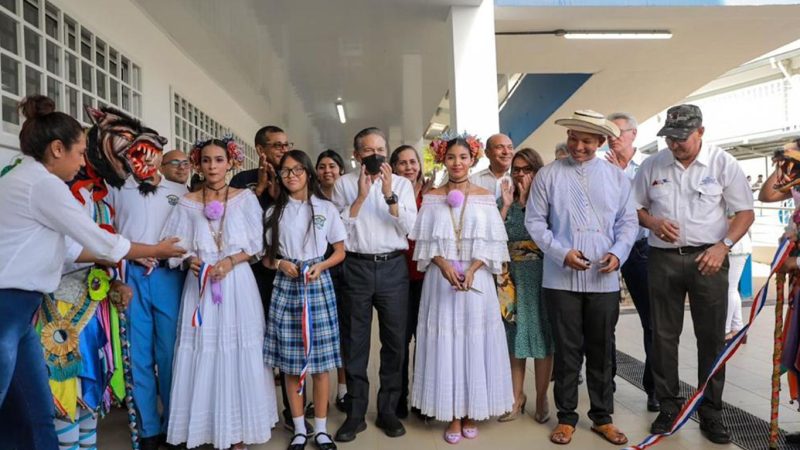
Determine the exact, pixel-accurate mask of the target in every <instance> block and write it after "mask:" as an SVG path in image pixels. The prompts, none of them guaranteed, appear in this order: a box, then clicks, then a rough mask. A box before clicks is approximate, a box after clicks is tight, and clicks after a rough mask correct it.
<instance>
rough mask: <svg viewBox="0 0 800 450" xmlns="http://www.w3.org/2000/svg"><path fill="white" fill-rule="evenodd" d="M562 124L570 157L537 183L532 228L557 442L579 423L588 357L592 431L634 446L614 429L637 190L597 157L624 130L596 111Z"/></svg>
mask: <svg viewBox="0 0 800 450" xmlns="http://www.w3.org/2000/svg"><path fill="white" fill-rule="evenodd" d="M556 124H558V125H563V126H565V127H567V128H568V131H567V149H568V152H569V157H568V158H565V159H561V160H556V161H554V162H552V163H551V164H548V165H546V166H545V167H544V168H542V169H541V170H540V171H539V173H538V174H537V175H536V178H535V179H534V181H533V186H532V187H531V194H530V196H529V197H528V205H527V208H526V211H525V227H526V228H527V230H528V233H530V235H531V237H532V238H533V240H534V242H536V244H537V245H538V246H539V248H540V249H541V250H542V252H543V253H544V255H545V259H544V268H543V270H544V274H543V278H542V287H543V288H544V289H543V298H544V301H545V304H546V305H547V311H548V314H549V316H550V323H551V325H552V329H553V338H554V341H555V346H556V351H555V357H554V373H555V386H554V388H553V396H554V398H555V403H556V408H558V426H557V427H556V428H555V429H554V430H553V431H552V433H551V434H550V440H551V441H553V442H554V443H556V444H567V443H569V442H570V441H571V439H572V434H573V433H574V431H575V426H576V424H577V423H578V413H577V412H575V410H576V409H577V407H578V373H579V372H580V368H581V363H582V361H583V357H584V354H585V356H586V385H587V387H588V390H589V399H590V402H591V409H590V410H589V418H590V419H591V420H592V422H593V424H592V429H593V430H594V431H595V432H597V433H598V434H600V435H601V436H603V437H604V438H605V439H606V440H608V441H609V442H611V443H612V444H616V445H622V444H625V443H626V442H627V441H628V438H627V437H626V436H625V435H624V434H623V433H622V432H621V431H620V430H619V429H618V428H617V427H616V426H615V425H614V424H613V423H612V419H611V414H612V412H613V411H614V392H613V386H612V372H611V371H612V358H613V336H614V327H615V326H616V323H617V319H618V317H619V267H620V265H621V264H623V263H624V262H625V259H626V258H627V257H628V253H630V250H631V246H632V245H633V242H634V240H635V239H636V233H637V231H638V226H637V225H638V224H637V221H636V211H635V210H634V208H633V204H632V203H631V201H630V191H631V183H630V181H629V180H628V179H627V178H626V177H625V174H624V173H623V172H622V171H621V170H619V169H618V168H617V167H614V166H612V165H611V164H609V163H608V162H606V161H604V160H602V159H601V158H597V157H596V156H595V153H596V151H597V149H598V148H599V147H600V146H602V145H603V143H604V142H605V139H606V136H615V137H619V128H618V127H617V126H616V125H615V124H614V123H613V122H610V121H608V120H606V119H605V117H604V116H603V115H602V114H599V113H597V112H594V111H576V112H575V113H574V115H573V116H572V118H569V119H560V120H557V121H556Z"/></svg>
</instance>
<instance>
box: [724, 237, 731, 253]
mask: <svg viewBox="0 0 800 450" xmlns="http://www.w3.org/2000/svg"><path fill="white" fill-rule="evenodd" d="M722 243H723V244H725V247H728V250H730V249H731V248H733V241H732V240H730V239H728V238H725V239H723V240H722Z"/></svg>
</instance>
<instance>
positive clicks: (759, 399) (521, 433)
mask: <svg viewBox="0 0 800 450" xmlns="http://www.w3.org/2000/svg"><path fill="white" fill-rule="evenodd" d="M744 315H745V317H748V315H749V310H747V309H746V310H745V311H744ZM774 321H775V316H774V308H773V307H767V308H765V309H764V310H763V312H762V314H761V316H759V318H758V319H757V321H756V324H755V326H754V327H753V329H752V331H751V333H750V338H749V342H748V344H747V345H745V346H742V348H741V349H740V351H739V352H738V353H737V354H736V355H735V356H734V358H733V359H732V360H731V361H730V362H729V364H728V372H727V383H726V386H725V395H724V399H725V401H727V402H729V403H731V404H734V405H736V406H738V407H740V408H742V409H745V410H747V411H748V412H750V413H752V414H755V415H757V416H758V417H760V418H762V419H764V420H769V406H770V401H769V398H770V377H771V373H772V372H771V371H772V333H773V327H774ZM682 337H683V339H682V342H681V347H680V352H681V354H680V367H679V370H680V373H681V378H682V379H683V380H684V381H686V382H688V383H690V384H692V385H694V384H696V382H697V372H696V370H697V369H696V368H697V364H696V353H695V351H694V345H695V339H694V334H693V331H692V324H691V317H690V315H689V312H688V311H687V313H686V317H685V324H684V333H683V336H682ZM373 342H377V339H375V340H374V341H373ZM617 348H618V350H620V351H622V352H625V353H628V354H630V355H632V356H634V357H636V358H639V359H643V358H644V352H643V350H642V346H641V328H640V326H639V318H638V316H636V315H635V314H625V315H622V316H621V317H620V320H619V325H618V326H617ZM378 351H379V348H378V346H377V345H373V347H372V352H371V353H372V354H371V360H370V361H371V364H370V379H372V380H377V357H378ZM529 366H530V367H529V372H528V374H527V378H526V382H525V392H526V393H527V395H528V397H529V399H531V400H530V401H529V404H531V403H534V401H533V395H534V394H533V372H532V371H533V364H532V363H530V364H529ZM334 378H335V377H334ZM376 392H377V385H373V386H372V398H371V407H372V409H371V412H370V414H369V415H368V417H367V421H368V428H367V430H366V431H365V432H363V433H361V434H359V435H358V438H357V439H356V440H355V441H353V442H351V443H345V444H340V445H339V448H340V449H343V450H347V449H351V450H367V449H369V450H372V449H381V450H384V449H385V450H389V449H397V450H410V449H413V450H434V449H454V448H463V449H493V450H499V449H504V450H517V449H519V450H523V449H524V450H533V449H555V448H565V447H563V446H558V445H555V444H551V443H550V441H549V440H548V434H549V431H550V428H551V427H553V426H555V424H556V421H555V419H554V418H551V419H550V422H549V423H548V424H546V425H540V424H538V423H536V422H535V421H534V420H533V418H532V415H533V411H527V415H526V416H524V417H522V418H520V419H518V420H516V421H514V422H509V423H504V424H501V423H498V422H496V421H489V422H485V423H482V424H481V426H480V436H479V437H478V438H477V439H475V440H474V441H467V440H462V441H461V443H459V444H458V445H456V446H452V445H449V444H447V443H446V442H444V440H442V432H443V430H444V426H445V425H444V424H442V423H432V424H424V423H422V422H420V421H419V420H417V419H416V418H413V417H411V418H409V419H408V420H406V421H405V425H406V429H407V430H408V433H407V434H406V435H405V436H403V437H400V438H389V437H386V436H385V435H384V434H383V433H382V432H381V431H380V430H379V429H377V428H376V427H375V426H374V423H373V422H374V420H375V410H374V406H375V394H376ZM783 392H784V395H783V398H782V400H783V401H782V405H781V408H780V417H781V420H780V422H781V426H782V427H783V428H784V429H785V430H787V431H800V413H799V412H797V404H794V405H792V404H790V403H789V401H788V394H787V393H788V389H786V388H785V386H784V391H783ZM580 393H581V397H580V406H579V412H580V413H581V414H582V417H581V422H580V423H579V425H578V429H577V431H576V433H575V436H574V439H573V441H572V444H571V445H569V446H567V447H566V448H569V449H572V450H578V449H613V448H617V447H615V446H613V445H611V444H608V443H606V442H605V441H603V440H602V439H601V438H600V437H598V436H597V435H595V434H594V433H592V432H591V431H590V430H589V425H590V423H589V421H588V419H587V418H586V416H585V413H586V411H588V408H589V405H588V396H587V394H586V387H585V384H584V385H583V386H581V389H580ZM615 402H616V411H615V414H614V422H615V423H616V424H617V425H618V426H619V427H620V428H621V429H622V430H623V431H624V432H625V433H627V435H628V437H629V438H630V439H631V444H634V443H638V442H639V441H640V440H641V439H643V438H644V437H645V436H646V435H647V430H648V428H649V424H650V422H651V421H652V420H653V419H654V418H655V416H656V415H655V414H654V413H649V412H647V410H646V408H645V395H644V393H643V392H642V391H641V390H639V389H638V388H636V387H634V386H633V385H631V384H629V383H628V382H626V381H625V380H624V379H622V378H620V377H618V378H617V393H616V396H615ZM550 409H551V411H554V409H555V408H554V407H553V405H552V397H551V400H550ZM343 420H344V416H343V414H341V413H339V412H338V411H336V410H332V412H331V415H330V424H329V432H331V433H333V432H335V430H336V428H337V427H338V426H339V425H340V424H341V423H342V421H343ZM125 421H126V419H125V414H123V413H122V411H115V412H114V413H112V414H111V415H110V416H109V417H107V418H106V419H104V420H103V422H102V423H101V427H100V428H101V429H100V432H99V448H100V449H102V450H106V449H114V450H117V449H119V450H122V449H126V448H130V445H129V438H128V434H127V424H126V423H125ZM289 438H290V434H289V432H287V431H285V430H283V429H282V428H280V427H278V428H275V429H274V430H273V436H272V439H271V440H270V441H269V442H267V443H266V444H263V445H256V446H250V449H251V450H267V449H284V448H286V446H287V445H288V442H289ZM726 447H727V448H734V446H732V445H731V446H719V445H715V444H711V443H709V442H708V441H706V440H705V439H704V438H703V437H702V435H701V434H700V430H699V429H698V425H697V423H695V422H693V421H690V422H689V423H688V424H687V425H686V426H685V427H684V429H683V430H682V431H680V432H679V433H678V434H677V435H676V436H672V437H670V438H668V439H665V440H664V441H662V443H661V444H659V445H658V446H657V447H656V448H658V449H663V450H670V449H693V450H694V449H705V448H709V449H712V448H726ZM204 448H206V447H204ZM207 448H210V447H207ZM308 448H309V449H311V448H313V446H312V445H309V446H308ZM764 448H767V445H766V442H765V444H764Z"/></svg>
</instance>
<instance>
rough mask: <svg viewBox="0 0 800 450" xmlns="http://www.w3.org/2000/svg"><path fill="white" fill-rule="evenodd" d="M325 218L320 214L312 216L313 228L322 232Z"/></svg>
mask: <svg viewBox="0 0 800 450" xmlns="http://www.w3.org/2000/svg"><path fill="white" fill-rule="evenodd" d="M326 220H327V218H326V217H325V216H323V215H321V214H316V215H315V216H314V228H316V229H318V230H322V229H323V228H324V227H325V221H326Z"/></svg>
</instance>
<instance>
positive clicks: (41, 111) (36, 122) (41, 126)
mask: <svg viewBox="0 0 800 450" xmlns="http://www.w3.org/2000/svg"><path fill="white" fill-rule="evenodd" d="M19 110H20V111H21V112H22V115H23V116H25V119H26V120H25V122H24V123H23V124H22V128H21V129H20V131H19V147H20V150H21V151H22V153H23V154H25V155H28V156H32V157H33V158H34V159H35V160H37V161H39V162H44V160H45V159H46V158H47V155H46V152H47V146H48V145H50V143H51V142H53V141H61V142H63V143H64V147H66V148H67V150H69V149H70V146H72V144H74V143H75V142H77V141H78V139H80V135H81V134H82V133H83V128H82V127H81V124H80V123H78V121H77V120H75V119H73V118H72V117H71V116H69V115H67V114H65V113H63V112H59V111H56V103H55V102H54V101H53V99H51V98H50V97H45V96H44V95H32V96H29V97H25V98H23V99H22V101H21V102H20V103H19Z"/></svg>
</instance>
